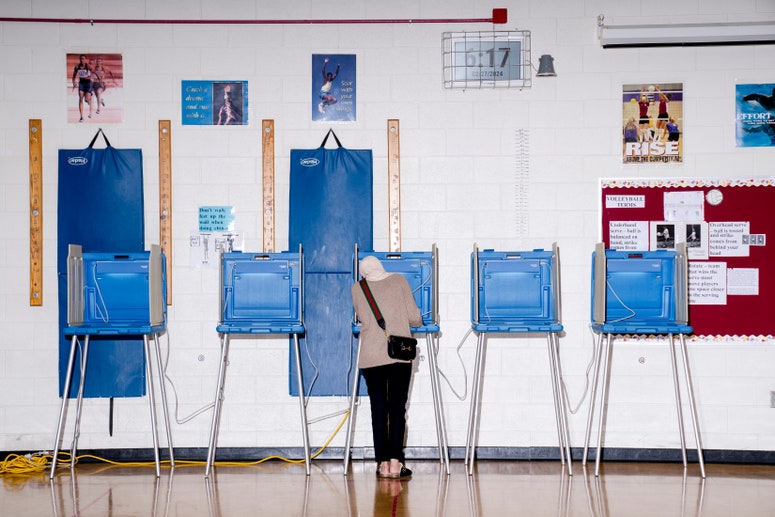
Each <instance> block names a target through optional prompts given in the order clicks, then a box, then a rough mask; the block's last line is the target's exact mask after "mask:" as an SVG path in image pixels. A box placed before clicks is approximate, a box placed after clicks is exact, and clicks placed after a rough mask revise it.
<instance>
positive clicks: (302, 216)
mask: <svg viewBox="0 0 775 517" xmlns="http://www.w3.org/2000/svg"><path fill="white" fill-rule="evenodd" d="M329 136H333V137H334V140H335V141H336V144H337V147H336V148H335V149H327V148H326V147H325V145H326V142H327V141H328V137H329ZM372 169H373V158H372V152H371V150H370V149H347V148H345V147H343V146H342V144H341V142H340V141H339V139H338V138H337V136H336V134H334V132H333V131H332V130H329V131H328V133H327V134H326V137H325V138H324V139H323V142H322V143H321V144H320V147H318V148H316V149H292V150H291V170H290V175H291V177H290V224H289V238H288V245H289V249H295V248H298V246H299V245H301V246H302V248H303V250H304V257H305V266H304V267H305V271H304V289H305V293H304V300H305V313H304V324H305V328H306V333H305V335H304V338H303V339H302V343H301V347H302V370H303V375H304V386H305V388H304V389H305V390H306V391H307V393H305V395H313V396H315V395H317V396H326V395H328V396H345V395H349V393H350V388H349V387H348V382H349V380H348V378H349V377H350V373H349V372H350V371H351V368H354V367H355V365H354V364H352V363H353V361H354V352H355V347H354V343H353V342H352V340H351V336H352V328H351V322H352V314H353V308H352V299H351V297H350V287H351V285H352V282H353V279H352V266H353V262H352V261H353V248H354V246H355V244H356V243H357V244H358V248H359V249H361V250H367V251H371V250H373V243H372V241H373V215H374V214H373V197H374V194H373V170H372ZM290 357H291V361H293V351H291V354H290ZM289 372H290V378H289V390H290V393H291V395H299V393H298V392H297V391H298V390H297V388H296V371H295V367H293V365H290V364H289Z"/></svg>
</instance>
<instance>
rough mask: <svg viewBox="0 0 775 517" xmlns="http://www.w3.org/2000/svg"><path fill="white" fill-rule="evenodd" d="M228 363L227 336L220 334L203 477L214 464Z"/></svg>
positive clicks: (207, 474)
mask: <svg viewBox="0 0 775 517" xmlns="http://www.w3.org/2000/svg"><path fill="white" fill-rule="evenodd" d="M228 361H229V334H221V364H220V366H219V367H218V384H217V385H216V388H215V402H214V406H213V420H212V423H211V424H210V442H209V446H208V448H207V461H206V465H205V477H207V476H209V475H210V469H211V468H212V466H213V464H214V463H215V449H216V446H217V442H218V428H219V427H220V425H221V406H222V404H223V386H224V383H225V381H226V366H227V364H228Z"/></svg>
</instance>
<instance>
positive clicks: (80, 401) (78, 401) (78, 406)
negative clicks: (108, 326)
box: [70, 335, 90, 469]
mask: <svg viewBox="0 0 775 517" xmlns="http://www.w3.org/2000/svg"><path fill="white" fill-rule="evenodd" d="M89 341H90V339H89V336H88V335H86V336H85V337H84V339H83V356H82V357H81V381H80V382H79V383H78V398H77V399H76V404H75V428H74V429H73V445H72V447H71V448H70V468H71V469H73V468H75V458H76V452H77V450H78V438H80V437H81V411H82V410H83V391H84V387H85V386H86V363H87V361H88V358H89Z"/></svg>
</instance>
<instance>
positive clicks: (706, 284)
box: [689, 262, 727, 305]
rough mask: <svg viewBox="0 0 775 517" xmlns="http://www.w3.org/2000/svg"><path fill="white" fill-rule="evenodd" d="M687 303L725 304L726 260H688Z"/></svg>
mask: <svg viewBox="0 0 775 517" xmlns="http://www.w3.org/2000/svg"><path fill="white" fill-rule="evenodd" d="M689 304H690V305H726V304H727V263H726V262H689Z"/></svg>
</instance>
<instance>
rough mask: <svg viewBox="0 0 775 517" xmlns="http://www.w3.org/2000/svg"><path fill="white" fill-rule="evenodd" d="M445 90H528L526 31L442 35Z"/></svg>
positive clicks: (529, 79)
mask: <svg viewBox="0 0 775 517" xmlns="http://www.w3.org/2000/svg"><path fill="white" fill-rule="evenodd" d="M442 43H443V49H444V52H443V57H444V87H445V88H529V87H530V85H531V81H532V74H531V70H532V69H531V68H530V67H531V65H530V31H490V32H487V31H481V32H445V33H444V34H443V38H442Z"/></svg>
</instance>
